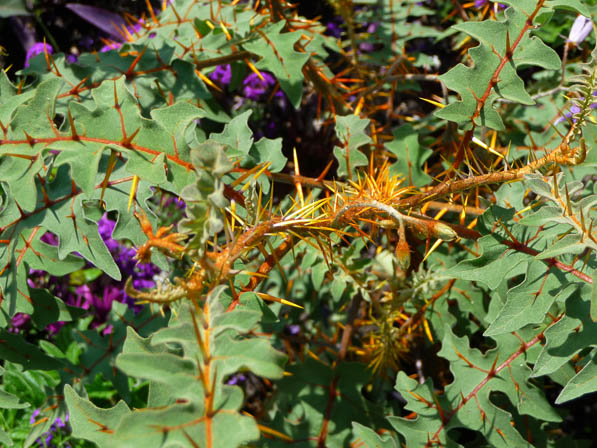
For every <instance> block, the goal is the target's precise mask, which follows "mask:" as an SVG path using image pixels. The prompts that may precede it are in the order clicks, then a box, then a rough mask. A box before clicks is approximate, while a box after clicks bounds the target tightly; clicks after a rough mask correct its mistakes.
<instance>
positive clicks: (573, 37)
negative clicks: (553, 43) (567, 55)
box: [567, 14, 593, 45]
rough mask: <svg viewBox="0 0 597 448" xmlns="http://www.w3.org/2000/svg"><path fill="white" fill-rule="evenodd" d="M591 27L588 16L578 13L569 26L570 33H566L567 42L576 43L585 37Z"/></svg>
mask: <svg viewBox="0 0 597 448" xmlns="http://www.w3.org/2000/svg"><path fill="white" fill-rule="evenodd" d="M592 29H593V22H591V19H589V18H588V17H585V16H582V15H580V14H579V15H578V17H576V20H575V21H574V23H573V24H572V28H570V34H569V35H568V39H567V41H568V42H571V43H573V44H574V45H578V44H579V43H581V42H582V41H583V40H585V39H586V38H587V36H588V35H589V33H590V32H591V30H592Z"/></svg>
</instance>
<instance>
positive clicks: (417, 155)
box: [385, 124, 433, 187]
mask: <svg viewBox="0 0 597 448" xmlns="http://www.w3.org/2000/svg"><path fill="white" fill-rule="evenodd" d="M385 146H386V148H387V149H388V150H389V151H390V152H392V153H393V154H394V155H395V156H396V158H397V159H398V160H397V161H396V163H394V164H392V167H391V169H390V173H391V174H393V175H400V176H401V177H403V178H404V179H406V181H407V182H408V185H414V186H417V187H420V186H423V185H427V183H429V181H430V180H431V178H430V177H429V175H427V173H425V171H424V170H423V169H422V167H423V164H424V163H425V161H426V160H427V158H429V156H430V155H431V154H432V153H433V151H431V150H430V149H424V148H423V147H422V146H420V145H419V136H418V133H417V132H416V131H415V129H414V128H413V127H412V126H411V125H409V124H404V125H402V126H400V127H399V128H397V129H395V130H394V140H392V141H391V142H389V143H386V145H385Z"/></svg>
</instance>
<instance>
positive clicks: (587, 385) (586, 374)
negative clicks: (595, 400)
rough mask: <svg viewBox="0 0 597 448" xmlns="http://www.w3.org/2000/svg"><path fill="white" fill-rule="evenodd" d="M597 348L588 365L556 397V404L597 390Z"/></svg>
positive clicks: (593, 351) (592, 352) (592, 353)
mask: <svg viewBox="0 0 597 448" xmlns="http://www.w3.org/2000/svg"><path fill="white" fill-rule="evenodd" d="M596 356H597V350H596V349H593V350H592V351H591V354H590V356H589V357H588V361H587V363H586V365H585V366H584V367H583V368H582V370H581V371H580V372H578V373H577V374H576V375H575V376H574V378H572V379H571V380H570V381H568V383H567V384H566V386H565V387H564V388H563V389H562V392H560V395H558V398H556V404H561V403H565V402H567V401H570V400H573V399H575V398H578V397H580V396H582V395H585V394H589V393H591V392H595V391H596V390H597V359H596Z"/></svg>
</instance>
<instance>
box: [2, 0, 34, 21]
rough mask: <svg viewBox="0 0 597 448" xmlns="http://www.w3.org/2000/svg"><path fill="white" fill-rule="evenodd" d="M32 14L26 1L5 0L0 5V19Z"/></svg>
mask: <svg viewBox="0 0 597 448" xmlns="http://www.w3.org/2000/svg"><path fill="white" fill-rule="evenodd" d="M28 15H31V12H29V10H28V9H27V4H26V3H25V0H5V1H4V2H3V4H2V5H0V17H11V16H28Z"/></svg>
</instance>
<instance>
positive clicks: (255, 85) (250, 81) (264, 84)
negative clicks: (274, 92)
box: [243, 72, 276, 101]
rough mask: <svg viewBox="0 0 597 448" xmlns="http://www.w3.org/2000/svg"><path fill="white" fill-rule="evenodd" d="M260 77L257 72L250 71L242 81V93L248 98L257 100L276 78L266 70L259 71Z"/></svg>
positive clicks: (272, 84)
mask: <svg viewBox="0 0 597 448" xmlns="http://www.w3.org/2000/svg"><path fill="white" fill-rule="evenodd" d="M261 76H262V77H263V79H261V78H260V77H259V76H258V75H257V73H251V74H250V75H249V76H247V77H246V78H245V80H244V81H243V94H244V96H245V97H247V98H248V99H250V100H254V101H258V100H260V99H261V97H262V96H263V95H264V94H265V93H267V91H268V90H269V88H270V87H271V86H274V85H275V84H276V80H275V79H274V77H273V76H272V75H270V74H269V73H267V72H261Z"/></svg>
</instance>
